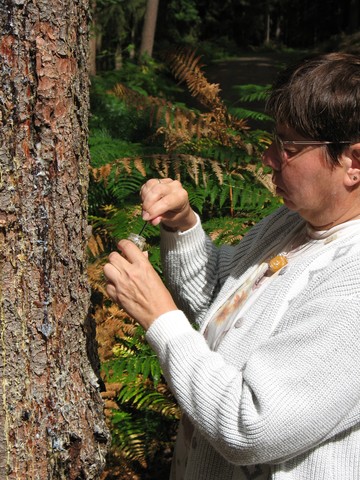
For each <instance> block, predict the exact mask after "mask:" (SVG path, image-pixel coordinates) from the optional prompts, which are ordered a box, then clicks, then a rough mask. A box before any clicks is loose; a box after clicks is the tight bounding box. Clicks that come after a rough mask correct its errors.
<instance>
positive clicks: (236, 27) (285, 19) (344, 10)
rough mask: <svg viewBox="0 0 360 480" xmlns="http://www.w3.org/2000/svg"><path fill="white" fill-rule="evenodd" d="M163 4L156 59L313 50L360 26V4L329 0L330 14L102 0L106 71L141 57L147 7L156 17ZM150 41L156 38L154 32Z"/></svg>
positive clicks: (262, 5)
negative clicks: (195, 53)
mask: <svg viewBox="0 0 360 480" xmlns="http://www.w3.org/2000/svg"><path fill="white" fill-rule="evenodd" d="M152 2H153V3H152ZM157 4H158V9H159V12H158V17H159V18H161V22H158V24H157V27H156V42H155V43H154V53H155V55H154V56H155V57H156V56H158V55H159V53H160V52H161V51H163V50H165V49H167V48H168V47H169V46H171V47H174V44H176V46H180V45H186V46H189V47H192V48H193V47H199V49H201V48H202V47H203V46H204V45H206V44H210V45H212V47H211V46H210V53H211V50H213V49H214V46H218V47H222V48H223V50H224V51H225V52H227V54H236V53H237V52H238V51H239V50H240V49H242V50H244V49H249V48H251V49H256V48H259V47H263V46H266V47H267V48H269V47H272V48H282V47H290V48H298V49H313V48H316V47H318V46H319V45H320V44H322V43H324V42H328V41H329V40H330V39H331V38H332V37H336V36H341V35H345V34H350V33H352V34H354V33H356V32H357V30H358V28H359V24H360V11H359V1H358V0H347V1H345V2H344V1H340V0H328V2H327V6H326V9H324V3H323V1H322V0H311V1H310V0H304V2H299V1H298V0H262V1H261V2H249V1H248V0H223V1H222V2H218V1H217V0H208V1H207V0H161V1H159V0H149V2H148V3H147V2H146V0H127V1H126V2H125V1H124V0H97V14H96V22H97V26H98V33H97V35H98V37H99V38H100V39H101V42H98V64H99V67H100V70H113V69H114V68H119V67H121V62H119V59H121V61H123V60H126V59H128V58H130V59H136V58H139V57H141V54H142V53H143V51H144V46H141V43H144V42H142V37H143V34H144V33H145V32H146V30H147V28H146V25H147V22H145V11H146V7H147V6H148V7H155V8H154V12H155V11H156V9H157ZM153 18H156V15H153ZM154 25H155V23H154V22H153V27H152V29H154ZM148 38H152V39H153V38H154V30H153V31H152V33H151V34H150V36H148ZM150 50H151V52H152V53H153V51H152V48H147V51H148V53H149V51H150Z"/></svg>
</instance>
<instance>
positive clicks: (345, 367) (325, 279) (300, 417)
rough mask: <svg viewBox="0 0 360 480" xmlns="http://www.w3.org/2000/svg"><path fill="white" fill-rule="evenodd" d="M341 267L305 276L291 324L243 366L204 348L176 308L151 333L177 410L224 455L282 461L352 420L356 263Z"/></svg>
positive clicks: (355, 409) (359, 331)
mask: <svg viewBox="0 0 360 480" xmlns="http://www.w3.org/2000/svg"><path fill="white" fill-rule="evenodd" d="M338 263H339V262H338ZM338 263H336V264H333V265H330V266H329V268H328V269H326V270H325V271H324V272H323V273H322V275H320V276H318V277H316V279H314V280H313V281H312V282H309V285H308V287H307V289H305V291H304V292H302V293H301V294H299V297H298V298H296V299H295V300H294V301H293V302H292V304H291V306H290V307H289V309H288V310H287V312H286V313H285V316H284V322H285V323H286V324H287V325H288V328H283V329H279V331H278V332H277V333H276V334H273V335H272V336H271V337H270V338H268V339H267V340H266V341H264V342H263V343H262V344H261V345H260V346H259V347H258V348H256V349H255V350H254V351H253V353H252V354H251V355H250V357H249V358H248V360H247V362H246V363H245V365H244V367H243V368H242V369H239V368H237V367H236V366H234V364H233V362H229V361H226V360H225V359H224V356H223V355H221V354H220V353H218V352H213V351H211V350H210V349H209V348H208V346H207V344H206V342H205V340H204V339H203V337H202V336H201V335H200V334H199V333H198V332H196V331H195V330H193V329H192V327H191V326H190V324H189V323H188V321H187V319H186V317H185V315H184V314H183V313H182V312H180V311H176V312H172V313H170V314H166V315H164V316H162V317H160V318H159V319H157V320H156V321H155V322H154V324H153V325H152V326H151V328H150V329H149V331H148V333H147V339H148V341H149V343H150V344H151V345H152V347H153V348H154V350H155V351H156V353H157V355H158V357H159V359H160V362H161V365H162V367H163V369H164V373H165V376H166V378H167V380H168V382H169V385H170V387H171V388H172V390H173V392H174V394H175V396H176V398H177V400H178V402H179V404H180V406H181V408H182V409H183V411H185V412H186V413H187V415H188V416H189V417H190V418H191V420H192V422H193V423H194V424H195V425H196V427H197V428H198V430H199V431H200V432H201V434H202V435H203V436H205V437H206V438H207V439H208V441H209V442H210V443H211V444H212V445H213V447H214V448H215V449H216V450H218V451H219V453H220V454H221V455H222V456H223V457H225V458H226V459H227V460H228V461H230V462H232V463H235V464H240V465H245V464H257V463H270V462H281V461H284V460H286V459H288V458H291V457H293V456H296V455H298V454H300V453H302V452H305V451H307V450H309V449H311V448H313V447H315V446H316V445H318V444H320V443H321V442H324V441H325V440H326V439H329V438H331V437H332V436H333V435H335V434H337V433H339V432H342V431H345V430H346V429H347V428H350V427H351V426H353V425H354V424H356V423H357V422H358V421H359V414H360V409H359V398H360V380H359V378H360V377H359V371H360V348H359V344H360V322H359V318H360V298H359V294H358V291H357V289H358V287H357V285H358V283H359V280H360V278H359V273H358V272H359V271H360V261H359V260H357V259H356V258H354V257H353V258H351V259H348V260H344V261H342V262H341V265H340V266H339V264H338ZM354 279H357V281H356V282H354ZM234 354H235V355H236V352H234Z"/></svg>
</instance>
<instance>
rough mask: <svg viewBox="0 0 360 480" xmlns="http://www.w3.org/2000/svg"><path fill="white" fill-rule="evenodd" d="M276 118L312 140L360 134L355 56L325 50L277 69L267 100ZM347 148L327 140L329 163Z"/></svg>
mask: <svg viewBox="0 0 360 480" xmlns="http://www.w3.org/2000/svg"><path fill="white" fill-rule="evenodd" d="M266 111H267V112H268V113H269V115H271V116H272V117H273V118H274V120H275V122H276V123H277V124H284V125H287V126H288V127H291V128H293V129H294V130H296V132H298V133H299V134H300V135H302V136H304V137H305V138H311V139H312V140H324V141H332V142H341V141H349V142H351V143H355V142H357V141H359V138H360V56H359V55H353V54H350V53H341V52H337V53H328V54H323V55H318V56H313V57H309V58H307V59H304V60H302V61H301V62H299V63H297V64H295V65H293V66H291V67H289V68H287V69H285V70H284V71H282V72H280V74H279V75H278V78H277V79H276V80H275V82H274V84H273V86H272V88H271V91H270V94H269V97H268V100H267V104H266ZM344 148H346V145H344V144H332V145H327V149H328V153H329V156H330V158H331V160H332V162H333V163H334V164H336V163H338V157H339V155H340V154H341V153H342V151H343V150H344Z"/></svg>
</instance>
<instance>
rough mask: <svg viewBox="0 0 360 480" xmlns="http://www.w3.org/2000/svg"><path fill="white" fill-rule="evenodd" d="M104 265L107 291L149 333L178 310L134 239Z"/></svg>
mask: <svg viewBox="0 0 360 480" xmlns="http://www.w3.org/2000/svg"><path fill="white" fill-rule="evenodd" d="M118 247H119V249H120V250H121V252H122V255H120V254H119V253H117V252H112V253H111V254H110V255H109V263H107V264H106V265H105V266H104V275H105V277H106V279H107V286H106V291H107V293H108V295H109V296H110V298H111V299H112V300H113V301H114V302H116V303H119V304H120V305H121V306H122V307H123V308H124V310H125V311H126V312H127V313H128V314H129V315H130V316H131V317H133V318H134V319H135V320H136V321H137V322H138V323H140V325H142V326H143V327H144V328H145V329H146V330H147V329H148V328H149V327H150V325H151V324H152V323H153V321H154V320H155V319H156V318H157V317H159V316H160V315H162V314H163V313H166V312H170V311H171V310H177V307H176V305H175V302H174V300H173V299H172V297H171V295H170V292H169V291H168V290H167V288H166V287H165V285H164V284H163V282H162V280H161V278H160V277H159V275H158V274H157V273H156V271H155V270H154V268H153V267H152V265H151V264H150V262H149V260H148V259H147V257H146V256H145V255H144V253H143V252H142V251H141V250H140V249H139V248H138V247H137V246H136V245H134V244H133V243H132V242H131V241H130V240H121V241H120V242H119V244H118Z"/></svg>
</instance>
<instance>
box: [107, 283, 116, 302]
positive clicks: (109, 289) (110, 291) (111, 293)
mask: <svg viewBox="0 0 360 480" xmlns="http://www.w3.org/2000/svg"><path fill="white" fill-rule="evenodd" d="M105 290H106V293H107V294H108V295H109V297H110V298H111V300H113V301H116V300H117V295H116V288H115V286H114V285H113V284H112V283H107V284H106V287H105Z"/></svg>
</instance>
